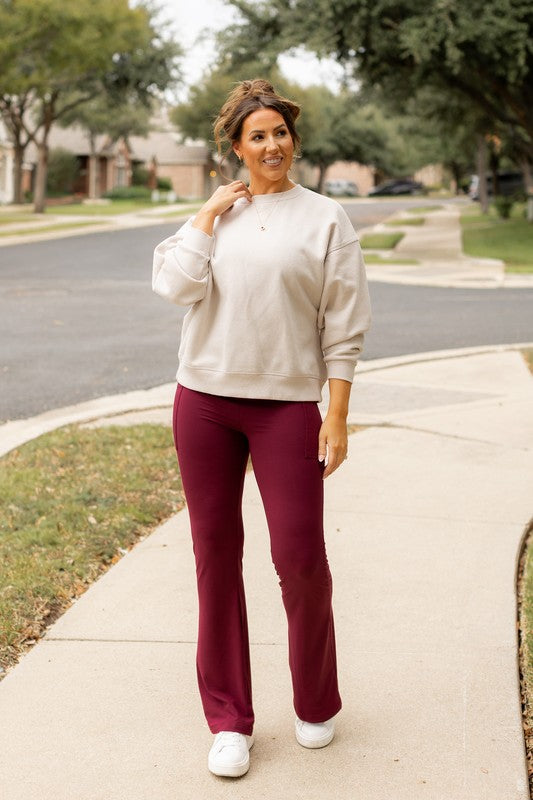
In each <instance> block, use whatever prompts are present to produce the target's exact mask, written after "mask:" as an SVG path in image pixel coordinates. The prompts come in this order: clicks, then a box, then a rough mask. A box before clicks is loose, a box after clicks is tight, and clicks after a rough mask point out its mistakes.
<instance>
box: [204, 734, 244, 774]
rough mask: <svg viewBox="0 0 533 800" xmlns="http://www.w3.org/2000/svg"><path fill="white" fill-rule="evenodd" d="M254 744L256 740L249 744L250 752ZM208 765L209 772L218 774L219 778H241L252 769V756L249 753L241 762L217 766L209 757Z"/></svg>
mask: <svg viewBox="0 0 533 800" xmlns="http://www.w3.org/2000/svg"><path fill="white" fill-rule="evenodd" d="M253 746H254V742H252V743H251V745H250V746H249V748H248V752H250V750H251V749H252V747H253ZM207 767H208V769H209V772H212V773H213V775H217V776H218V777H219V778H240V777H242V776H243V775H246V773H247V772H248V770H249V769H250V756H249V755H248V757H247V759H246V760H245V761H242V762H241V763H240V764H233V765H231V766H227V767H215V766H213V765H212V764H211V762H210V761H209V759H208V761H207Z"/></svg>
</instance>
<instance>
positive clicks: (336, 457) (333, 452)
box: [318, 417, 348, 478]
mask: <svg viewBox="0 0 533 800" xmlns="http://www.w3.org/2000/svg"><path fill="white" fill-rule="evenodd" d="M326 453H327V464H325V468H324V472H323V473H322V477H323V478H327V477H328V475H331V473H332V472H335V470H336V469H337V468H338V467H340V465H341V464H342V462H343V461H344V460H345V459H346V457H347V453H348V436H347V430H346V423H345V422H342V423H340V422H339V421H338V420H331V419H328V418H327V417H326V419H325V420H324V422H323V423H322V426H321V428H320V431H319V434H318V460H319V461H322V462H325V460H326Z"/></svg>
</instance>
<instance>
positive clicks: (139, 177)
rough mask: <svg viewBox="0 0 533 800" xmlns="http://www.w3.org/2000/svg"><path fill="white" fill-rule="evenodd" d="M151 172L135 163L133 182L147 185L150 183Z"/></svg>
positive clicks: (132, 174) (134, 184) (132, 172)
mask: <svg viewBox="0 0 533 800" xmlns="http://www.w3.org/2000/svg"><path fill="white" fill-rule="evenodd" d="M148 177H149V172H148V170H147V169H145V167H141V166H139V164H135V165H134V166H133V168H132V171H131V182H132V185H133V186H146V185H147V184H148Z"/></svg>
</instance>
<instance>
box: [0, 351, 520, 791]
mask: <svg viewBox="0 0 533 800" xmlns="http://www.w3.org/2000/svg"><path fill="white" fill-rule="evenodd" d="M413 361H414V363H410V364H403V365H396V366H394V365H392V364H389V365H384V364H383V363H381V364H374V365H373V364H372V362H366V364H365V365H364V367H365V368H364V370H361V371H360V372H359V374H358V375H356V383H355V385H354V390H353V392H352V405H351V412H350V421H352V422H359V423H362V424H368V425H370V426H371V427H369V428H367V429H365V430H363V431H360V432H358V433H356V434H354V435H352V436H351V437H350V446H349V448H350V449H349V453H350V455H349V459H348V461H346V462H345V463H344V464H343V466H342V467H341V468H340V469H339V470H338V471H337V472H336V473H334V474H333V475H332V476H331V477H330V478H328V479H327V482H326V518H325V522H326V538H327V547H328V556H329V560H330V564H331V569H332V573H333V581H334V607H335V615H336V616H335V620H336V631H337V645H338V660H339V680H340V688H341V694H342V696H343V702H344V707H343V709H342V711H341V712H340V714H339V715H338V723H337V731H338V733H337V736H336V738H335V739H334V741H333V742H332V744H331V745H330V746H329V747H327V748H325V749H324V750H317V751H309V750H305V749H303V748H301V747H300V746H299V745H298V744H297V743H296V741H295V739H294V734H293V710H292V695H291V686H290V677H289V669H288V664H287V641H286V639H287V636H286V622H285V617H284V612H283V606H282V604H281V597H280V591H279V586H278V583H277V576H276V575H275V572H274V568H273V566H272V564H271V560H270V554H269V542H268V532H267V527H266V521H265V517H264V512H263V508H262V504H261V501H260V495H259V492H258V489H257V485H256V483H255V479H254V476H253V473H249V474H248V476H247V480H246V488H245V497H244V518H245V526H246V537H247V538H246V548H245V572H246V585H247V600H248V612H249V623H250V639H251V642H252V670H253V686H254V700H255V711H256V744H255V746H254V749H253V750H252V754H251V768H250V771H249V773H248V774H247V775H246V776H245V777H244V778H241V779H239V780H236V781H233V780H231V779H220V778H215V777H214V776H213V775H211V774H210V773H209V772H208V771H207V766H206V759H207V751H208V749H209V746H210V743H211V741H212V737H211V734H210V733H209V730H208V729H207V726H206V724H205V721H204V718H203V714H202V710H201V706H200V701H199V697H198V692H197V687H196V675H195V666H194V653H195V636H196V587H195V576H194V562H193V556H192V552H191V545H190V534H189V525H188V516H187V511H186V510H184V511H182V512H180V513H179V514H178V515H176V516H175V517H173V518H172V519H170V520H169V521H168V522H167V523H165V524H164V525H162V526H161V527H160V528H159V529H157V530H156V531H155V532H154V533H153V534H152V535H151V536H149V537H147V538H146V539H145V540H144V541H142V542H140V543H139V544H138V545H137V546H136V547H134V548H133V550H132V551H130V552H129V553H128V554H127V555H125V556H124V557H123V558H122V560H121V561H120V562H118V563H117V564H116V565H115V566H114V567H113V568H112V569H111V570H110V571H108V572H107V573H106V574H105V575H103V576H102V577H101V578H100V579H99V580H98V581H97V582H96V583H95V584H94V585H93V586H92V587H91V588H90V589H89V590H88V591H87V592H86V593H85V594H84V595H82V596H81V597H80V598H79V599H78V600H77V602H76V603H75V604H74V605H73V606H72V608H70V609H69V610H68V611H67V612H66V613H65V614H64V615H63V617H61V618H60V619H59V620H58V621H57V622H56V623H55V624H54V625H53V626H52V627H51V628H50V629H49V630H48V632H47V634H46V636H45V638H44V639H42V640H41V641H40V642H39V643H38V644H37V645H36V646H35V647H34V648H33V650H31V651H30V652H29V653H28V654H27V655H26V656H25V657H24V658H23V659H22V660H21V662H20V663H19V664H18V665H17V666H16V667H15V668H14V669H13V670H12V671H11V672H10V673H9V674H8V675H7V676H6V678H5V679H4V680H3V681H2V682H1V683H0V718H1V719H2V733H1V735H0V775H1V776H2V778H1V785H0V798H2V800H33V798H35V799H36V800H37V798H38V799H39V800H111V799H112V800H171V798H172V800H181V799H182V798H183V800H185V798H187V799H188V798H202V799H203V798H206V799H209V798H213V800H218V798H221V799H222V798H226V797H228V798H229V797H231V798H246V800H249V798H256V797H257V798H267V799H269V798H272V800H274V799H275V800H278V798H282V800H285V798H287V799H288V798H291V799H292V798H294V800H300V798H301V799H302V800H303V799H304V798H305V800H319V798H320V800H322V799H323V798H324V797H329V796H334V797H337V798H339V799H342V800H345V799H346V800H354V798H364V800H389V798H391V800H418V798H424V799H425V800H478V798H479V799H480V798H484V800H503V799H504V798H505V800H526V798H529V791H528V781H527V770H526V765H525V751H524V742H523V734H522V724H521V710H520V696H519V685H518V671H517V633H516V597H515V569H516V559H517V554H518V550H519V547H520V542H521V537H522V535H523V532H524V529H525V526H526V524H527V522H528V520H529V518H530V517H531V514H532V506H533V503H532V493H531V485H532V476H533V380H532V377H531V375H530V373H529V371H528V369H527V367H526V365H525V363H524V361H523V359H522V357H521V355H520V354H519V353H518V352H515V351H512V350H501V349H494V350H493V351H492V352H484V353H483V352H477V353H475V352H474V353H469V354H456V355H455V356H454V357H448V358H435V359H433V360H429V361H428V360H425V361H418V362H416V359H414V360H413ZM362 366H363V365H362ZM158 404H160V403H154V405H158ZM123 410H124V408H123ZM160 413H162V414H163V416H164V418H165V419H166V420H167V421H169V419H170V409H169V408H168V407H167V408H166V409H164V410H163V411H162V412H160ZM145 418H146V417H145ZM138 419H139V418H138ZM140 419H142V416H141V418H140ZM0 431H1V429H0ZM0 435H1V434H0Z"/></svg>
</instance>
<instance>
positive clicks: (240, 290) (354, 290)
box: [153, 79, 370, 777]
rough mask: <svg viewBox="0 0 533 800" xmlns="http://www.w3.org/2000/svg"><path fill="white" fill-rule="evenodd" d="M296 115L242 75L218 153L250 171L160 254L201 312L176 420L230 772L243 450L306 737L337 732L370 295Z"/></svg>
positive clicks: (243, 661)
mask: <svg viewBox="0 0 533 800" xmlns="http://www.w3.org/2000/svg"><path fill="white" fill-rule="evenodd" d="M299 111H300V109H299V107H298V106H297V105H296V104H295V103H293V102H291V101H290V100H287V99H286V98H283V97H280V96H279V95H277V94H276V93H275V91H274V89H273V87H272V86H271V84H269V83H268V82H266V81H263V80H259V79H256V80H252V81H243V82H242V83H240V84H238V85H237V86H236V87H235V88H234V89H233V91H232V92H231V93H230V95H229V96H228V99H227V101H226V103H225V104H224V106H223V107H222V109H221V111H220V113H219V116H218V118H217V120H216V122H215V128H214V130H215V139H216V141H217V145H218V148H219V153H220V152H221V142H222V140H223V139H225V140H227V141H228V142H229V143H230V147H231V148H232V149H233V150H234V152H235V153H236V154H237V156H238V158H239V159H240V160H241V161H243V162H244V164H245V165H246V166H247V168H248V170H249V175H250V180H249V185H246V184H245V183H244V182H243V181H241V180H234V181H231V182H230V183H229V184H228V185H226V186H219V187H218V188H217V189H216V191H215V192H214V193H213V194H212V196H211V197H210V199H209V200H207V202H206V203H204V205H203V206H202V207H201V209H200V210H199V211H198V212H197V213H196V214H195V215H194V216H193V217H191V218H190V219H189V220H188V221H187V222H186V223H185V225H183V227H182V228H180V230H179V231H178V232H177V233H176V234H174V235H173V236H170V237H169V238H168V239H165V240H164V241H163V242H161V244H159V245H158V246H157V248H156V250H155V254H154V268H153V289H154V291H155V292H157V293H158V294H160V295H161V296H163V297H165V298H167V299H168V300H171V301H172V302H174V303H178V304H180V305H191V306H192V307H191V308H190V310H189V311H188V313H187V315H186V316H185V319H184V323H183V330H182V337H181V344H180V349H179V368H178V372H177V375H176V377H177V381H178V385H177V389H176V397H175V402H174V416H173V430H174V441H175V445H176V450H177V455H178V461H179V466H180V471H181V476H182V481H183V488H184V492H185V497H186V500H187V505H188V509H189V514H190V520H191V532H192V539H193V548H194V555H195V560H196V573H197V583H198V598H199V626H198V647H197V660H196V665H197V675H198V684H199V689H200V695H201V699H202V703H203V708H204V713H205V716H206V719H207V722H208V725H209V728H210V730H211V732H212V733H214V734H215V739H214V742H213V745H212V747H211V749H210V752H209V757H208V767H209V769H210V770H211V772H213V773H214V774H215V775H223V776H231V777H237V776H240V775H244V774H245V773H246V772H247V770H248V767H249V752H248V751H249V748H250V747H251V746H252V744H253V724H254V713H253V707H252V690H251V676H250V660H249V644H248V629H247V618H246V605H245V595H244V586H243V579H242V553H243V537H244V532H243V523H242V515H241V499H242V491H243V484H244V476H245V470H246V464H247V460H248V455H249V454H250V456H251V459H252V464H253V468H254V473H255V477H256V480H257V483H258V486H259V489H260V491H261V495H262V499H263V503H264V507H265V513H266V517H267V521H268V527H269V533H270V542H271V553H272V559H273V562H274V566H275V568H276V571H277V573H278V576H279V579H280V581H279V582H280V586H281V591H282V599H283V603H284V606H285V610H286V614H287V621H288V632H289V665H290V670H291V677H292V684H293V691H294V708H295V711H296V720H295V732H296V738H297V741H298V742H299V743H300V744H301V745H303V746H304V747H309V748H316V747H324V746H325V745H327V744H329V742H330V741H331V740H332V738H333V735H334V717H335V715H336V714H337V712H338V711H339V710H340V708H341V698H340V695H339V690H338V685H337V669H336V653H335V632H334V624H333V614H332V606H331V596H332V583H331V574H330V570H329V566H328V561H327V557H326V550H325V544H324V532H323V479H324V478H326V477H327V476H328V475H330V474H331V473H332V472H333V471H334V470H335V469H337V467H338V466H339V465H340V464H341V463H342V461H343V460H344V459H345V458H346V457H347V455H346V453H347V442H348V438H347V428H346V416H347V413H348V400H349V396H350V389H351V382H352V380H353V374H354V369H355V365H356V362H357V356H358V354H359V352H360V351H361V348H362V343H363V336H364V332H365V331H366V330H367V329H368V327H369V324H370V304H369V297H368V288H367V283H366V277H365V271H364V264H363V259H362V256H361V250H360V247H359V243H358V239H357V235H356V234H355V233H354V229H353V227H352V225H351V223H350V221H349V219H348V216H347V215H346V213H345V212H344V210H343V208H342V207H341V206H340V205H339V203H337V202H336V201H335V200H332V199H330V198H327V197H324V196H322V195H319V194H316V193H315V192H312V191H311V190H308V189H305V188H304V187H302V186H301V185H299V184H296V183H294V182H293V181H291V179H290V178H289V176H288V172H289V169H290V167H291V163H292V160H293V157H294V154H295V149H296V148H298V147H299V144H300V137H299V136H298V133H297V132H296V129H295V125H294V123H295V120H296V118H297V117H298V114H299ZM228 152H229V150H228ZM326 379H328V381H329V393H330V400H329V408H328V412H327V415H326V417H325V419H324V421H322V419H321V416H320V412H319V409H318V405H317V402H318V401H320V400H321V390H322V386H323V384H324V383H325V381H326Z"/></svg>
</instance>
